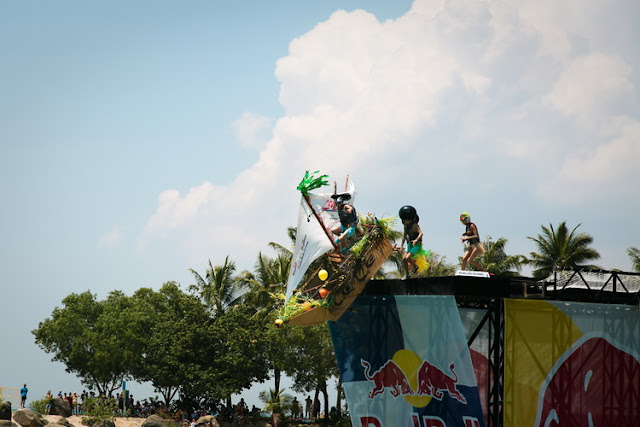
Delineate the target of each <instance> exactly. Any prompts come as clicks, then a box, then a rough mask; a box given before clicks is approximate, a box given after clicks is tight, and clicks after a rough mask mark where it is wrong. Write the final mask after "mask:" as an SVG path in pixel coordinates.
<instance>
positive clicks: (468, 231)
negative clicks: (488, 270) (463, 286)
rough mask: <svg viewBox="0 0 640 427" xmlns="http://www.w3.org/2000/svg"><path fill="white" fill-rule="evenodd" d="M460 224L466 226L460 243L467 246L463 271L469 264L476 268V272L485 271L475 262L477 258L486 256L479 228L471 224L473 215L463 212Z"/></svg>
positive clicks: (463, 257) (462, 264) (463, 258)
mask: <svg viewBox="0 0 640 427" xmlns="http://www.w3.org/2000/svg"><path fill="white" fill-rule="evenodd" d="M460 222H461V223H463V224H464V225H465V232H464V233H463V234H462V237H461V238H460V241H461V242H462V243H464V244H465V245H466V246H465V252H464V255H463V256H462V263H461V269H462V270H464V269H465V268H466V267H467V262H468V263H469V264H471V265H472V266H474V267H475V268H476V270H478V271H484V269H483V268H482V266H481V265H480V264H478V262H477V261H475V259H476V258H477V257H479V256H482V254H484V247H483V246H482V242H481V241H480V234H479V233H478V227H477V226H476V225H475V224H474V223H473V222H471V215H469V213H468V212H462V213H461V214H460Z"/></svg>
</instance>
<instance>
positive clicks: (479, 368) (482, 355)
mask: <svg viewBox="0 0 640 427" xmlns="http://www.w3.org/2000/svg"><path fill="white" fill-rule="evenodd" d="M458 312H459V313H460V320H462V326H463V328H464V331H465V336H466V338H467V342H469V340H471V339H472V337H473V339H472V341H471V345H470V346H469V355H470V356H471V363H473V371H474V373H475V375H476V383H477V384H478V394H479V395H480V403H481V404H482V414H483V416H484V422H485V424H486V425H488V413H489V408H488V403H489V390H491V389H492V387H493V381H492V379H491V375H490V374H489V323H488V322H485V323H484V324H483V326H482V327H480V325H481V324H482V319H483V318H484V317H485V315H486V314H487V309H481V308H459V309H458ZM477 328H480V329H479V330H476V329H477Z"/></svg>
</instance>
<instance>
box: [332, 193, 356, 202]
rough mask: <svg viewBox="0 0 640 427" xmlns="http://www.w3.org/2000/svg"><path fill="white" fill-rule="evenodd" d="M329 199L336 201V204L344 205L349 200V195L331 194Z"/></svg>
mask: <svg viewBox="0 0 640 427" xmlns="http://www.w3.org/2000/svg"><path fill="white" fill-rule="evenodd" d="M331 198H332V199H333V200H335V201H336V203H338V204H344V202H346V201H347V200H351V194H349V193H341V194H333V195H331Z"/></svg>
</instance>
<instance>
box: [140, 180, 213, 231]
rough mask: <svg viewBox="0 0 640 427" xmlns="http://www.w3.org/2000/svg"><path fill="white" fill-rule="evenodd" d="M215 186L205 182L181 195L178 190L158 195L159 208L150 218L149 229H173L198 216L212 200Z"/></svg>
mask: <svg viewBox="0 0 640 427" xmlns="http://www.w3.org/2000/svg"><path fill="white" fill-rule="evenodd" d="M214 190H215V188H214V187H213V185H212V184H211V183H209V182H205V183H203V184H201V185H199V186H197V187H194V188H192V189H190V190H189V192H188V193H187V195H186V196H185V197H181V196H180V193H179V192H178V191H177V190H166V191H164V192H162V193H161V194H160V196H158V210H157V211H156V213H155V214H154V215H153V216H152V217H151V218H150V219H149V222H148V223H147V227H146V229H147V231H148V232H154V231H163V230H173V229H176V228H179V227H181V226H183V225H185V224H188V223H189V222H190V221H191V220H193V219H194V218H196V217H197V216H198V214H201V213H203V212H204V208H205V207H206V206H207V204H208V203H209V202H210V201H211V200H212V194H213V193H214Z"/></svg>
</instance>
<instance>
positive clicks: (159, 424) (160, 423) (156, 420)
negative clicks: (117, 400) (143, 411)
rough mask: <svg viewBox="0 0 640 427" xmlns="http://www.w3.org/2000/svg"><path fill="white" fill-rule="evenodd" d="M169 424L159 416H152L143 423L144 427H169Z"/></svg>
mask: <svg viewBox="0 0 640 427" xmlns="http://www.w3.org/2000/svg"><path fill="white" fill-rule="evenodd" d="M168 426H169V423H168V422H167V421H166V420H165V419H164V418H162V417H161V416H159V415H151V416H150V417H148V418H147V419H146V420H144V422H143V423H142V427H168Z"/></svg>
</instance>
